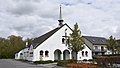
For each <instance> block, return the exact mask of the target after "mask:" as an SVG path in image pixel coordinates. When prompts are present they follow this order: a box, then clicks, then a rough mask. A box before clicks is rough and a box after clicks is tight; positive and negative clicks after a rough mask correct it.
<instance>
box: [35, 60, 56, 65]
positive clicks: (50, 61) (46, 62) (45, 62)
mask: <svg viewBox="0 0 120 68" xmlns="http://www.w3.org/2000/svg"><path fill="white" fill-rule="evenodd" d="M49 63H54V61H52V60H47V61H35V62H34V64H49Z"/></svg>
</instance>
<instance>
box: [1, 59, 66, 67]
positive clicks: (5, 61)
mask: <svg viewBox="0 0 120 68" xmlns="http://www.w3.org/2000/svg"><path fill="white" fill-rule="evenodd" d="M0 68H64V67H58V66H56V64H44V65H43V64H39V65H34V64H29V63H25V62H21V61H16V60H13V59H0Z"/></svg>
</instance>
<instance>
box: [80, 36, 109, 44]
mask: <svg viewBox="0 0 120 68" xmlns="http://www.w3.org/2000/svg"><path fill="white" fill-rule="evenodd" d="M82 37H83V38H85V39H87V40H88V41H90V42H91V43H92V44H93V45H105V44H106V41H107V40H106V38H104V37H93V36H82Z"/></svg>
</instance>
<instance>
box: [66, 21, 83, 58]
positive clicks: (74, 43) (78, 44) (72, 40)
mask: <svg viewBox="0 0 120 68" xmlns="http://www.w3.org/2000/svg"><path fill="white" fill-rule="evenodd" d="M83 44H84V41H83V40H82V37H81V32H80V30H79V28H78V24H77V23H76V24H75V25H74V29H73V32H72V33H71V34H70V37H69V43H68V48H69V49H70V50H72V52H75V55H76V56H75V57H72V58H73V59H77V54H78V52H79V51H80V50H82V49H84V46H83Z"/></svg>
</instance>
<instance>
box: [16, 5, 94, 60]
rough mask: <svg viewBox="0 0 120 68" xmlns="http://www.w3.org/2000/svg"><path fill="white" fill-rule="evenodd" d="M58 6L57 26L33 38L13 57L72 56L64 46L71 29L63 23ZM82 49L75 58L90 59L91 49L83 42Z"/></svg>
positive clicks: (40, 58)
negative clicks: (28, 44)
mask: <svg viewBox="0 0 120 68" xmlns="http://www.w3.org/2000/svg"><path fill="white" fill-rule="evenodd" d="M61 14H62V13H61V6H60V19H59V20H58V21H59V26H58V27H57V28H55V29H53V30H51V31H49V32H47V33H45V34H44V35H42V36H40V37H37V38H34V40H33V41H32V44H31V45H30V46H28V47H26V48H24V49H22V50H21V51H19V52H18V53H16V54H15V59H24V60H28V61H40V60H43V61H45V60H53V61H54V60H68V59H72V58H74V57H75V56H76V55H75V53H74V52H72V51H71V50H69V49H68V47H67V46H66V45H67V44H66V40H68V39H67V36H69V34H70V33H72V31H73V30H72V29H71V28H70V27H69V26H68V25H67V24H63V20H62V15H61ZM84 46H85V47H84V49H83V50H82V51H79V52H78V54H77V60H84V59H86V60H89V59H92V50H91V49H90V48H89V47H88V46H87V45H86V44H84Z"/></svg>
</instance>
